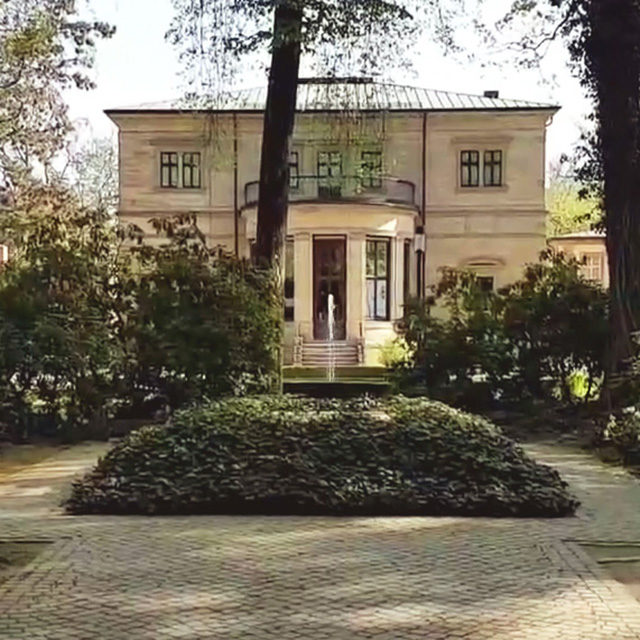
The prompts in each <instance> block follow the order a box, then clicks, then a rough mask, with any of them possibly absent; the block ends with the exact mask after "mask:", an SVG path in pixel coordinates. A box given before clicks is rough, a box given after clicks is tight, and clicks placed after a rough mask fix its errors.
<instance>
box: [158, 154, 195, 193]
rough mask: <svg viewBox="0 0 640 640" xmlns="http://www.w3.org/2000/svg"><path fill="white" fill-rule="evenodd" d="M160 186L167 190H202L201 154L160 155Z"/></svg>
mask: <svg viewBox="0 0 640 640" xmlns="http://www.w3.org/2000/svg"><path fill="white" fill-rule="evenodd" d="M160 186H161V187H164V188H167V189H178V188H182V189H200V187H201V186H202V170H201V163H200V152H197V151H188V152H185V153H177V152H176V151H163V152H162V153H161V154H160Z"/></svg>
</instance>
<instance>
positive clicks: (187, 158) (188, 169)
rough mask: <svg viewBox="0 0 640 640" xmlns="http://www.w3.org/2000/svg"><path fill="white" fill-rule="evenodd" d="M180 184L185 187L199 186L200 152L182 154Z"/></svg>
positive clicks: (193, 187)
mask: <svg viewBox="0 0 640 640" xmlns="http://www.w3.org/2000/svg"><path fill="white" fill-rule="evenodd" d="M182 186H183V187H184V188H185V189H199V188H200V154H199V153H183V154H182Z"/></svg>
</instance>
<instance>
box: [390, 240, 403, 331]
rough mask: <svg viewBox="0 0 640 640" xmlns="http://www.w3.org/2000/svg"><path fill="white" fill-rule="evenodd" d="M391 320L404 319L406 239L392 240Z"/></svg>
mask: <svg viewBox="0 0 640 640" xmlns="http://www.w3.org/2000/svg"><path fill="white" fill-rule="evenodd" d="M390 284H391V291H390V294H391V318H390V320H397V319H398V318H401V317H402V307H403V305H404V295H403V289H404V239H403V238H401V237H400V238H392V239H391V278H390Z"/></svg>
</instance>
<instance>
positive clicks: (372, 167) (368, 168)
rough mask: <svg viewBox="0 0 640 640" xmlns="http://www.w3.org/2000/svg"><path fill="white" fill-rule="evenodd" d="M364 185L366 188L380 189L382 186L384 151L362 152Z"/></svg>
mask: <svg viewBox="0 0 640 640" xmlns="http://www.w3.org/2000/svg"><path fill="white" fill-rule="evenodd" d="M361 183H362V186H363V187H364V188H365V189H380V188H381V187H382V152H381V151H363V152H362V177H361Z"/></svg>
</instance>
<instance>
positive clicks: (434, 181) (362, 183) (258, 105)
mask: <svg viewBox="0 0 640 640" xmlns="http://www.w3.org/2000/svg"><path fill="white" fill-rule="evenodd" d="M265 102H266V89H264V88H262V89H252V90H245V91H238V92H235V93H233V94H229V96H227V97H226V99H224V100H220V102H219V103H216V104H213V105H212V104H207V105H204V106H203V107H201V108H197V107H194V106H193V105H191V106H185V105H184V104H181V103H159V104H147V105H141V106H138V107H133V108H118V109H111V110H108V111H107V114H108V116H109V117H110V118H111V119H112V120H113V121H114V122H115V123H116V125H117V126H118V128H119V145H120V215H121V217H122V218H123V219H124V220H127V221H130V222H134V223H136V224H137V225H138V226H140V227H141V228H142V229H143V230H145V231H146V232H148V234H149V236H151V234H152V230H151V227H150V225H149V224H148V220H149V219H150V218H154V217H159V216H173V215H176V214H178V213H195V214H197V218H198V224H199V226H200V228H201V229H202V231H203V232H204V233H205V235H206V237H207V240H208V242H210V243H211V245H212V246H216V245H221V246H224V247H226V248H227V249H228V250H230V251H233V252H236V253H237V254H238V255H240V256H245V257H248V256H250V254H251V247H252V244H253V242H254V240H255V236H256V215H257V201H258V188H259V182H258V179H259V171H260V148H261V137H262V121H263V109H264V105H265ZM557 109H558V108H557V107H556V106H553V105H549V104H541V103H537V102H529V101H524V100H510V99H504V98H501V97H500V96H499V94H498V92H497V91H486V92H485V93H484V95H467V94H460V93H451V92H444V91H434V90H429V89H419V88H414V87H407V86H400V85H394V84H388V83H381V82H377V81H374V80H373V79H370V78H344V79H336V78H330V79H329V78H326V79H325V78H314V79H303V80H301V82H300V86H299V90H298V116H297V122H296V129H295V132H294V136H293V142H292V145H293V146H292V152H291V157H290V168H291V178H290V180H291V182H290V187H291V194H290V208H289V218H288V231H287V237H288V239H287V246H286V283H285V290H286V291H285V296H286V310H285V318H286V321H287V329H286V340H285V360H286V362H287V363H288V364H294V365H302V364H306V365H314V364H321V363H323V362H324V361H325V360H326V349H327V346H326V344H327V343H326V340H327V337H328V318H327V305H328V299H329V294H333V298H334V300H335V305H336V314H335V317H336V336H335V337H336V340H337V341H338V342H337V345H336V346H334V347H333V348H334V350H337V354H338V362H339V364H343V365H347V364H353V365H358V364H368V365H375V364H377V363H378V362H379V350H380V347H381V346H382V345H384V344H385V343H387V342H388V341H389V340H391V339H392V338H393V337H394V336H395V330H394V326H395V321H396V320H397V319H398V318H400V317H402V313H403V305H404V303H405V300H407V299H408V297H410V296H415V295H424V294H425V292H426V291H428V287H430V286H431V285H433V284H435V283H436V282H437V281H438V277H439V276H438V273H439V270H440V269H441V268H442V267H446V266H451V267H464V268H469V269H472V270H474V271H475V272H477V273H478V275H479V276H480V277H481V278H482V282H483V286H486V287H487V288H494V287H498V286H502V285H504V284H507V283H509V282H511V281H513V280H515V279H517V278H518V277H519V275H520V273H521V270H522V267H523V265H524V264H525V263H527V262H532V261H535V260H536V258H537V255H538V253H539V252H540V251H541V250H542V249H543V248H544V247H545V216H546V210H545V138H546V129H547V126H548V125H549V123H550V121H551V119H552V117H553V115H554V113H555V112H556V111H557Z"/></svg>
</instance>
